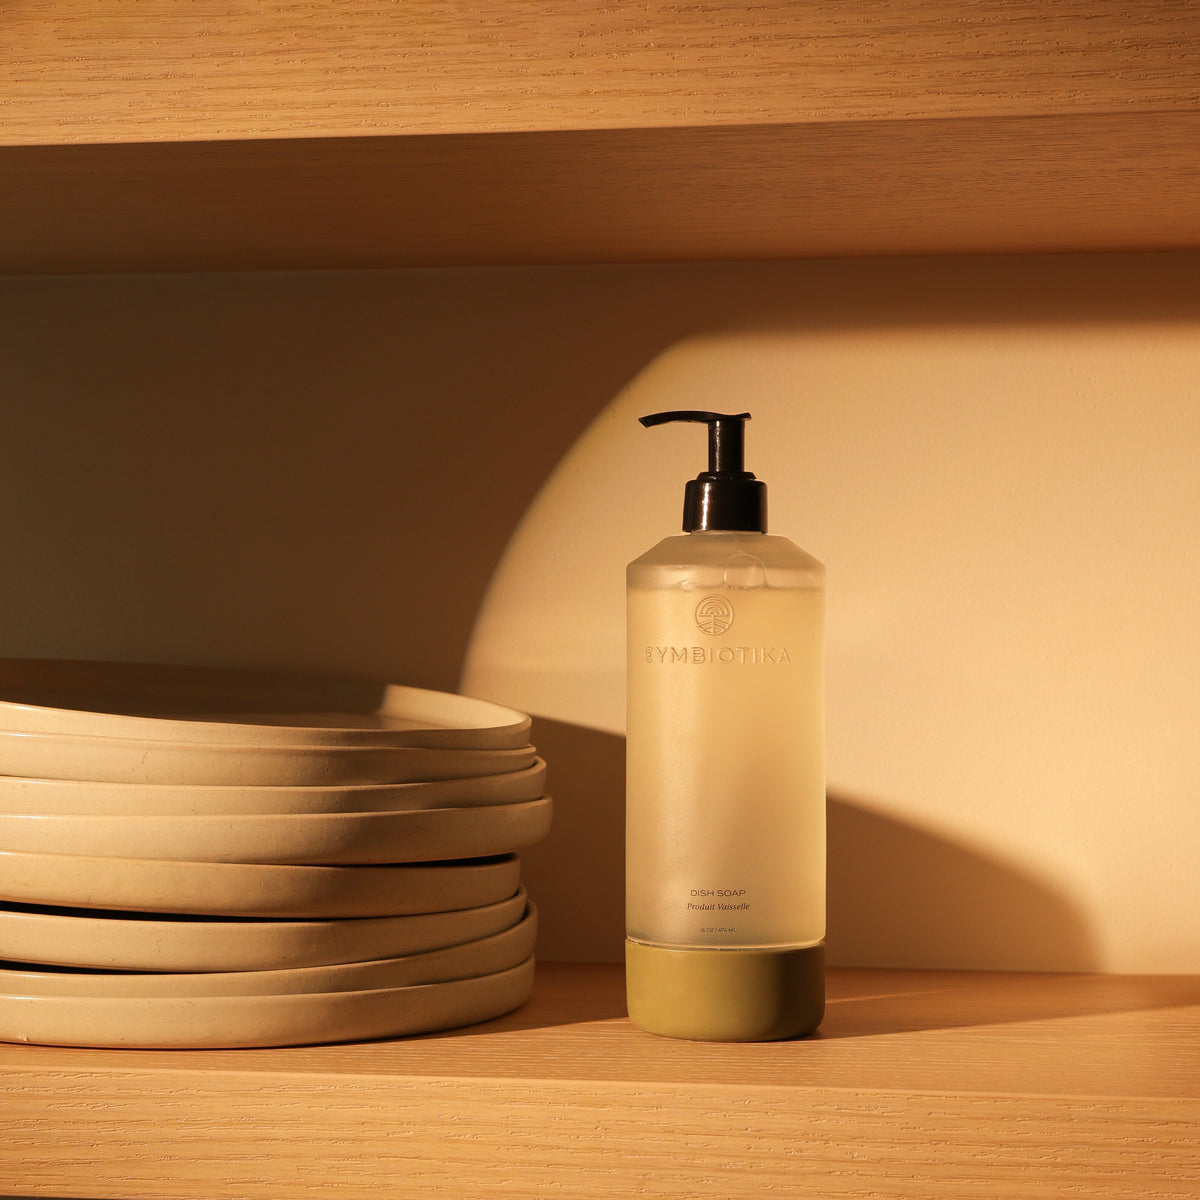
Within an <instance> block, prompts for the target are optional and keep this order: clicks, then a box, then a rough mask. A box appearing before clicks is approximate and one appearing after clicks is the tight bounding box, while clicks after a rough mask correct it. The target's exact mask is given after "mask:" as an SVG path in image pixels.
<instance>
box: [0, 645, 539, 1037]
mask: <svg viewBox="0 0 1200 1200" xmlns="http://www.w3.org/2000/svg"><path fill="white" fill-rule="evenodd" d="M545 775H546V766H545V763H544V762H542V760H541V759H539V758H538V757H537V752H536V750H535V748H534V747H533V746H532V745H531V744H530V720H529V718H528V717H527V716H525V715H524V714H522V713H518V712H515V711H513V710H512V709H507V708H502V707H500V706H499V705H495V704H489V703H487V702H485V701H480V700H473V699H469V698H467V697H463V696H456V695H451V694H448V693H443V692H433V691H427V690H424V689H419V688H409V687H401V686H397V685H369V684H363V683H359V682H356V681H343V680H321V679H297V678H293V677H288V676H279V675H266V674H258V673H251V672H240V671H237V672H235V671H223V670H217V669H208V668H183V667H159V666H149V665H135V664H111V663H80V662H57V661H42V660H32V659H12V660H0V960H5V961H4V962H3V963H0V1039H2V1040H8V1041H26V1042H49V1043H56V1044H63V1045H84V1046H161V1047H165V1046H176V1047H198V1046H280V1045H298V1044H303V1043H313V1042H330V1041H345V1040H359V1039H363V1038H378V1037H394V1036H399V1035H403V1034H412V1033H425V1032H430V1031H432V1030H438V1029H447V1028H452V1027H455V1026H459V1025H465V1024H470V1023H473V1022H477V1021H482V1020H488V1019H490V1018H492V1017H496V1016H499V1015H501V1014H502V1013H505V1012H508V1011H510V1010H511V1009H513V1008H516V1007H517V1006H518V1005H520V1004H521V1003H523V1002H524V1000H525V999H526V998H527V997H528V995H529V991H530V988H531V987H532V981H533V949H534V940H535V937H536V921H537V916H536V911H535V909H534V906H533V905H532V903H531V902H530V901H529V898H528V897H527V896H526V895H525V891H524V889H523V887H522V886H521V879H520V861H519V858H518V853H519V851H521V850H522V849H524V848H525V847H528V846H530V845H533V844H534V843H536V842H538V841H540V840H541V839H542V838H543V837H544V836H545V835H546V833H547V832H548V830H549V824H550V810H551V801H550V798H549V797H548V796H547V795H546V794H545Z"/></svg>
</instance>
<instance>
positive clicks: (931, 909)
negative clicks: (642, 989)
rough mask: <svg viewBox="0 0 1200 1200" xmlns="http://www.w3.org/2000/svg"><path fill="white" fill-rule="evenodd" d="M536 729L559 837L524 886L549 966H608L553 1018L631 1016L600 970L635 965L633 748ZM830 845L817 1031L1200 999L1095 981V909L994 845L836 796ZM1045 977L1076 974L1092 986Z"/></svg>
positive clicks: (579, 733)
mask: <svg viewBox="0 0 1200 1200" xmlns="http://www.w3.org/2000/svg"><path fill="white" fill-rule="evenodd" d="M533 736H534V738H535V740H536V743H537V745H538V749H539V752H540V753H541V754H542V756H543V757H544V758H545V759H546V761H547V763H548V764H549V770H548V790H549V791H550V793H551V794H552V795H553V796H554V802H555V811H554V822H553V826H552V829H551V833H550V835H549V836H548V837H547V838H546V840H545V841H544V842H543V843H541V844H540V845H539V846H536V847H533V848H532V849H531V850H529V851H527V852H526V853H525V854H524V855H523V856H522V857H523V865H522V879H523V882H524V883H525V886H526V888H527V890H528V891H529V894H530V897H531V899H533V901H534V902H535V903H536V904H537V905H538V912H539V927H540V933H539V945H538V955H539V959H540V960H541V961H543V962H546V963H551V964H552V963H555V962H574V963H579V964H583V963H594V964H601V966H600V967H599V968H598V970H597V974H596V979H595V986H594V988H593V987H591V986H589V987H588V988H587V989H586V992H587V994H584V995H582V996H581V995H578V994H576V995H575V996H574V998H573V999H571V1000H570V1001H569V1002H567V1001H566V1000H565V999H564V998H563V997H559V998H558V1001H559V1002H558V1003H557V1004H556V1005H554V1006H552V1007H553V1008H554V1010H555V1011H556V1012H557V1014H558V1016H557V1018H556V1019H555V1021H554V1023H556V1024H569V1023H575V1022H584V1021H596V1020H605V1019H613V1018H619V1017H623V1016H624V1015H625V1013H624V997H623V993H622V992H621V991H620V990H618V989H614V988H613V986H612V985H611V976H612V967H611V966H610V967H608V968H607V970H606V969H605V968H604V967H603V964H616V963H620V962H621V961H622V960H623V957H624V792H625V739H624V738H623V737H621V736H619V735H616V734H611V733H606V732H602V731H597V730H594V729H587V728H583V727H581V726H577V725H571V724H568V723H566V722H561V721H555V720H550V719H548V718H544V717H535V721H534V729H533ZM827 838H828V943H827V945H828V962H829V965H830V966H831V967H834V968H838V969H837V970H834V971H832V972H831V975H830V987H829V1002H828V1008H827V1015H826V1018H825V1022H824V1023H823V1025H822V1027H821V1031H820V1032H819V1033H818V1035H817V1036H818V1037H822V1038H834V1037H860V1036H868V1035H873V1034H880V1033H889V1032H901V1031H905V1030H914V1029H921V1028H953V1027H956V1026H965V1025H976V1024H989V1023H993V1022H1002V1021H1022V1020H1034V1019H1040V1018H1046V1017H1052V1016H1069V1015H1083V1014H1087V1013H1095V1012H1104V1011H1115V1010H1125V1009H1131V1008H1132V1009H1137V1008H1144V1007H1162V1006H1164V1005H1167V1004H1176V1003H1180V1004H1182V1003H1192V1002H1195V1001H1196V1000H1197V999H1198V998H1200V997H1198V991H1200V989H1198V986H1197V984H1196V982H1195V981H1189V980H1187V979H1180V980H1179V981H1177V983H1176V982H1171V981H1169V980H1163V979H1158V980H1140V979H1136V978H1126V977H1120V976H1112V977H1106V978H1105V979H1104V980H1103V981H1102V982H1097V981H1096V980H1095V979H1092V980H1091V981H1088V982H1086V983H1085V982H1084V976H1086V975H1087V974H1089V973H1095V972H1097V971H1099V970H1100V969H1101V963H1100V957H1099V953H1098V949H1097V945H1096V942H1095V938H1094V935H1093V933H1092V931H1091V929H1090V928H1089V925H1088V922H1087V919H1086V917H1085V915H1084V914H1083V912H1082V911H1081V910H1080V909H1079V907H1078V906H1077V905H1076V904H1075V903H1074V902H1073V901H1072V900H1071V898H1070V897H1069V895H1067V894H1066V892H1065V891H1064V890H1063V889H1062V888H1061V887H1059V886H1057V885H1056V884H1055V883H1054V882H1053V881H1052V880H1047V879H1044V878H1040V877H1038V876H1037V875H1036V874H1035V873H1033V872H1032V871H1031V870H1029V869H1027V868H1026V867H1025V866H1023V865H1021V864H1017V863H1013V862H1010V861H1007V860H1005V859H1004V858H1003V857H1002V856H1000V855H998V854H995V853H992V852H990V851H989V850H988V849H987V848H986V847H983V846H969V845H966V844H963V843H962V842H960V841H957V840H955V839H953V838H951V837H949V836H947V835H946V834H944V833H942V832H940V831H934V830H932V829H928V828H921V827H920V826H919V825H917V824H915V823H913V822H912V821H910V820H907V819H901V818H900V817H898V816H895V815H892V814H890V813H888V812H886V811H884V808H883V805H882V803H873V802H868V801H866V800H864V799H862V798H859V797H852V796H850V795H848V794H846V793H844V792H838V791H836V790H835V791H832V792H830V794H829V796H828V804H827ZM881 968H885V969H887V974H886V975H885V974H883V973H881V971H880V969H881ZM897 971H900V972H903V975H901V976H897V974H896V972H897ZM995 971H1004V972H1007V973H1009V977H1010V978H1011V977H1012V975H1013V973H1017V974H1019V975H1020V979H1021V986H1020V987H1019V988H1012V987H1004V988H988V987H980V986H979V977H978V976H977V975H975V976H972V975H971V974H968V973H969V972H995ZM947 973H951V974H949V975H948V974H947ZM953 973H957V974H953ZM1048 973H1060V974H1061V973H1070V974H1074V975H1078V976H1079V979H1078V984H1079V986H1074V985H1073V984H1072V983H1071V981H1066V982H1065V983H1064V981H1063V980H1062V979H1061V978H1059V979H1058V980H1057V981H1055V980H1052V979H1050V978H1049V976H1048ZM547 974H549V972H547ZM541 1010H542V1005H540V1004H535V1005H534V1006H533V1008H531V1009H529V1010H527V1012H526V1013H525V1015H524V1018H522V1017H520V1016H517V1014H514V1017H513V1018H512V1019H515V1020H516V1021H517V1022H520V1023H521V1024H524V1023H525V1021H533V1022H534V1023H536V1022H537V1021H538V1020H539V1019H540V1018H539V1017H538V1013H539V1011H541Z"/></svg>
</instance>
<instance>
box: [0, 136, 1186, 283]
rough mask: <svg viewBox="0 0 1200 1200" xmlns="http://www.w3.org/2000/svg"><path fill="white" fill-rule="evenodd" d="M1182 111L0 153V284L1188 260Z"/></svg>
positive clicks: (27, 149) (23, 149)
mask: <svg viewBox="0 0 1200 1200" xmlns="http://www.w3.org/2000/svg"><path fill="white" fill-rule="evenodd" d="M1197 147H1200V112H1198V113H1195V114H1193V113H1171V114H1167V115H1165V116H1164V115H1161V114H1160V115H1156V116H1143V115H1132V116H1113V115H1099V116H1091V117H1046V118H1005V119H997V120H990V121H975V120H968V119H961V120H959V119H954V120H940V121H933V122H929V121H895V122H874V123H867V124H856V123H847V122H841V123H836V124H827V125H817V126H812V125H787V126H769V127H761V126H760V127H750V128H741V127H739V128H728V129H689V130H611V131H587V132H583V133H565V132H559V133H533V134H520V133H515V134H497V135H483V134H481V135H456V136H450V137H417V138H390V137H389V138H366V139H361V138H359V139H356V138H342V139H332V140H318V141H289V140H276V141H265V142H239V141H234V142H218V143H199V144H193V143H179V144H174V145H169V144H167V145H163V144H147V145H140V146H111V147H98V146H68V147H12V148H8V149H0V269H4V270H7V271H24V272H36V271H43V272H56V271H58V272H70V271H113V270H135V271H155V270H232V269H247V268H251V269H279V268H323V267H403V266H430V265H462V264H508V263H561V262H606V261H625V262H638V261H641V262H645V261H670V260H677V261H678V260H689V259H738V258H742V259H755V258H758V259H763V258H786V257H801V256H813V255H818V256H820V255H851V254H859V255H862V254H938V253H973V252H1010V251H1011V252H1030V251H1033V252H1037V251H1062V250H1105V249H1113V250H1147V249H1166V248H1176V247H1188V246H1197V245H1200V151H1197Z"/></svg>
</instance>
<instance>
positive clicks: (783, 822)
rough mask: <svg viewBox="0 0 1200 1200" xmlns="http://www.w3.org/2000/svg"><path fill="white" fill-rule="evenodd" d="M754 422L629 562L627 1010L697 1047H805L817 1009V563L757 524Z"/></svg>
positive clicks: (716, 448)
mask: <svg viewBox="0 0 1200 1200" xmlns="http://www.w3.org/2000/svg"><path fill="white" fill-rule="evenodd" d="M749 419H750V414H749V413H737V414H728V413H713V412H663V413H655V414H653V415H652V416H647V417H642V418H641V422H642V424H643V425H646V426H651V425H661V424H664V423H666V422H671V421H696V422H702V423H706V424H707V426H708V470H707V471H706V472H703V473H702V474H700V475H699V476H697V478H695V479H693V480H691V481H689V482H688V484H687V487H686V490H685V493H684V506H683V528H684V532H683V534H681V535H676V536H674V537H668V538H665V539H664V540H663V541H661V542H659V543H658V545H656V546H654V547H653V548H652V549H651V550H649V551H648V552H647V553H645V554H643V555H642V556H641V557H640V558H638V559H635V560H634V561H633V562H632V563H630V564H629V567H628V569H627V573H626V584H627V601H628V609H627V627H626V628H627V647H628V662H627V698H628V710H627V713H628V715H627V749H626V769H627V774H626V780H627V782H626V842H625V870H626V883H625V926H626V939H625V966H626V998H627V1001H628V1007H629V1015H630V1018H631V1019H632V1020H633V1022H634V1024H636V1025H638V1026H640V1027H641V1028H642V1029H646V1030H649V1031H650V1032H652V1033H659V1034H664V1035H667V1036H671V1037H681V1038H693V1039H701V1040H708V1041H764V1040H769V1039H777V1038H788V1037H797V1036H800V1035H802V1034H806V1033H811V1032H812V1031H813V1030H814V1029H816V1027H817V1025H818V1024H820V1021H821V1018H822V1016H823V1015H824V1009H825V972H824V938H825V719H824V613H825V568H824V566H822V564H821V563H819V562H818V561H817V560H816V559H815V558H812V557H811V556H809V555H808V554H806V553H805V552H804V551H803V550H801V549H800V548H799V547H798V546H796V545H794V544H793V543H792V542H790V541H788V540H787V539H786V538H782V537H775V536H771V535H769V534H768V533H767V532H766V529H767V520H766V517H767V501H766V486H765V485H764V484H763V483H762V482H760V481H759V480H757V479H756V478H755V477H754V476H753V475H752V474H751V473H750V472H748V471H746V470H745V469H744V465H743V460H744V452H743V447H744V431H745V422H746V421H747V420H749Z"/></svg>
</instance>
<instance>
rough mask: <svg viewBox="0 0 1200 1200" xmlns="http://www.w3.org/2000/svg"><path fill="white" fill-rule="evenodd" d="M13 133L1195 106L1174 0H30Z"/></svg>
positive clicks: (200, 133) (5, 58)
mask: <svg viewBox="0 0 1200 1200" xmlns="http://www.w3.org/2000/svg"><path fill="white" fill-rule="evenodd" d="M3 30H4V36H3V37H2V38H0V79H2V80H3V81H4V83H3V85H2V87H3V91H2V92H0V97H2V98H0V115H2V118H3V119H2V121H0V128H2V134H0V137H2V138H3V140H4V141H5V142H9V143H13V144H17V143H23V144H30V143H34V144H45V143H48V142H49V143H55V142H80V141H82V142H114V141H129V142H133V141H147V140H172V141H174V140H198V139H202V140H212V139H228V138H246V137H250V138H265V137H300V136H305V137H309V136H320V137H332V136H347V135H350V136H354V135H361V134H382V133H467V132H491V131H498V130H508V131H512V130H540V129H541V130H544V129H605V128H628V127H650V126H659V125H684V126H695V125H700V126H705V125H740V124H772V123H780V122H783V123H792V122H800V121H830V120H845V119H864V118H871V119H877V118H890V119H896V118H905V117H934V116H1000V115H1034V114H1040V113H1046V112H1062V111H1070V112H1075V113H1083V112H1105V111H1130V110H1133V109H1137V108H1145V109H1154V110H1163V109H1171V108H1184V109H1189V110H1194V109H1195V108H1196V106H1197V104H1198V103H1200V23H1198V22H1197V20H1196V14H1195V9H1194V6H1193V5H1192V4H1190V3H1189V2H1188V0H1144V2H1143V3H1141V4H1137V5H1131V4H1128V3H1124V2H1118V0H1057V2H1056V3H1054V4H1045V3H1042V2H1041V0H891V2H890V3H866V4H864V3H853V4H837V3H805V4H796V3H794V2H793V0H765V2H760V3H753V4H751V3H746V2H745V0H709V2H707V3H672V2H669V0H641V2H639V3H634V4H612V3H606V2H602V0H571V2H569V3H567V2H564V0H491V2H489V0H405V2H404V3H396V2H395V0H290V2H279V0H274V2H269V3H257V4H234V3H230V2H229V0H223V2H221V0H218V2H212V0H208V2H203V3H195V2H185V0H25V2H23V3H20V4H16V5H7V6H6V12H5V15H4V18H3Z"/></svg>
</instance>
